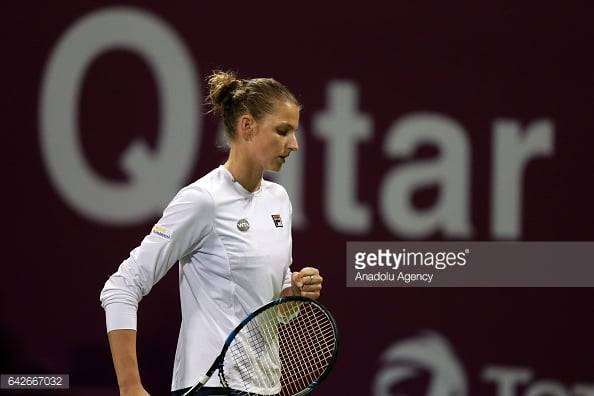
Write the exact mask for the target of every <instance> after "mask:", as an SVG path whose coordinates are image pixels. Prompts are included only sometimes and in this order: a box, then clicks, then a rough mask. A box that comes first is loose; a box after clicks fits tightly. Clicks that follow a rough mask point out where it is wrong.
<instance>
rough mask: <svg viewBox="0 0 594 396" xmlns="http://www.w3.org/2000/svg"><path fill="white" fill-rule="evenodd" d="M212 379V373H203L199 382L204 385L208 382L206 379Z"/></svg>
mask: <svg viewBox="0 0 594 396" xmlns="http://www.w3.org/2000/svg"><path fill="white" fill-rule="evenodd" d="M209 379H210V375H208V374H202V376H201V377H200V379H199V380H198V382H199V383H201V384H202V385H205V384H206V381H208V380H209Z"/></svg>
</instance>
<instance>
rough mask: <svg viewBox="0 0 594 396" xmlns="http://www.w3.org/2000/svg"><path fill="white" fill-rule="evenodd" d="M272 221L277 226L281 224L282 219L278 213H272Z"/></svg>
mask: <svg viewBox="0 0 594 396" xmlns="http://www.w3.org/2000/svg"><path fill="white" fill-rule="evenodd" d="M272 221H274V225H275V226H276V227H277V228H278V227H282V226H283V219H281V217H280V215H278V214H275V215H272Z"/></svg>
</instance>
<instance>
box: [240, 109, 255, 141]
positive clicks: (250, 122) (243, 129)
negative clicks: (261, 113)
mask: <svg viewBox="0 0 594 396" xmlns="http://www.w3.org/2000/svg"><path fill="white" fill-rule="evenodd" d="M238 124H239V130H238V132H239V136H241V138H242V139H243V140H247V141H249V140H251V139H252V136H253V131H254V125H255V121H254V118H253V117H252V116H251V115H249V114H244V115H242V116H241V117H239V122H238Z"/></svg>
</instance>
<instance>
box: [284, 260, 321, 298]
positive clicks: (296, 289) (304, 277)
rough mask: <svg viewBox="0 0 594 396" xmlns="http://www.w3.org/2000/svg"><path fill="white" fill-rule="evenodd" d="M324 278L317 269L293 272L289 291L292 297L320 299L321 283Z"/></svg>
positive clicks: (308, 268) (310, 268)
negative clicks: (291, 292)
mask: <svg viewBox="0 0 594 396" xmlns="http://www.w3.org/2000/svg"><path fill="white" fill-rule="evenodd" d="M323 281H324V278H322V276H321V275H320V271H318V269H317V268H313V267H305V268H303V269H302V270H301V271H299V272H293V275H292V277H291V289H292V291H293V295H295V296H303V297H309V298H313V299H314V300H315V299H317V298H318V297H320V291H321V290H322V282H323Z"/></svg>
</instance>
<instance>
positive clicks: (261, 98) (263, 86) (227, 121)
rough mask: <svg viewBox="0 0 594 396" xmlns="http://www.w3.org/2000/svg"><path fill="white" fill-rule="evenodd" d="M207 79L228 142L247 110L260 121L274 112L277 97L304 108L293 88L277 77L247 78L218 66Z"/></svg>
mask: <svg viewBox="0 0 594 396" xmlns="http://www.w3.org/2000/svg"><path fill="white" fill-rule="evenodd" d="M206 81H207V84H208V88H209V93H208V96H207V98H206V103H207V104H209V105H210V106H211V109H210V111H209V112H213V113H217V114H219V115H220V116H221V118H222V121H223V125H224V126H225V136H226V138H227V141H228V142H230V141H232V140H233V139H234V138H235V133H236V125H237V121H238V120H239V117H240V116H242V115H244V114H249V115H251V116H252V117H254V119H255V120H256V121H258V120H260V119H262V117H263V116H264V115H266V114H269V113H271V112H272V109H273V107H274V103H275V102H276V101H291V102H293V103H295V104H296V105H297V107H299V109H301V105H300V104H299V102H298V101H297V99H296V98H295V96H294V95H293V94H292V93H291V92H290V91H289V89H288V88H287V87H286V86H284V85H283V84H281V83H280V82H278V81H276V80H275V79H273V78H252V79H245V80H244V79H239V78H238V77H237V75H236V74H235V73H234V72H231V71H221V70H215V71H213V73H212V74H211V75H210V76H208V78H207V80H206Z"/></svg>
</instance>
